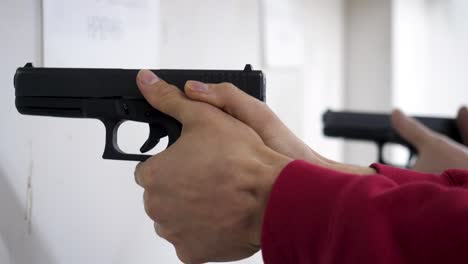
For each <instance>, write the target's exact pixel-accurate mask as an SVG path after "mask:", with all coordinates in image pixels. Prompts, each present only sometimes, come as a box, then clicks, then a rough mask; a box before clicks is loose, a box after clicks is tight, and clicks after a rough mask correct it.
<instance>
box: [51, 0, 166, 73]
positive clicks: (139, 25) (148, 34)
mask: <svg viewBox="0 0 468 264" xmlns="http://www.w3.org/2000/svg"><path fill="white" fill-rule="evenodd" d="M43 19H44V21H43V22H44V25H43V26H44V64H45V66H47V67H52V66H54V67H119V68H155V67H156V66H158V64H159V56H158V50H159V31H160V29H159V1H158V0H80V1H74V0H43Z"/></svg>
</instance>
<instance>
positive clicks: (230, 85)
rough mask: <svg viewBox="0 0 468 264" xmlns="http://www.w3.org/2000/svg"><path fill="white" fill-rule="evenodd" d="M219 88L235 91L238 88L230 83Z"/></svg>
mask: <svg viewBox="0 0 468 264" xmlns="http://www.w3.org/2000/svg"><path fill="white" fill-rule="evenodd" d="M219 86H220V87H221V88H223V89H234V88H237V87H236V86H235V85H234V84H232V83H230V82H222V83H220V84H219Z"/></svg>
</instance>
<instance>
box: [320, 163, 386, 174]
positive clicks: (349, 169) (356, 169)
mask: <svg viewBox="0 0 468 264" xmlns="http://www.w3.org/2000/svg"><path fill="white" fill-rule="evenodd" d="M324 167H325V168H328V169H332V170H335V171H339V172H343V173H350V174H357V175H372V174H376V173H377V171H376V170H375V169H373V168H371V167H363V166H356V165H350V164H344V163H339V162H336V161H331V160H327V161H326V162H325V165H324Z"/></svg>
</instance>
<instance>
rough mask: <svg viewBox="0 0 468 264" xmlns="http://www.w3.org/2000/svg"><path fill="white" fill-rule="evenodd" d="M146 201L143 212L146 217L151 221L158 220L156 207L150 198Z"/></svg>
mask: <svg viewBox="0 0 468 264" xmlns="http://www.w3.org/2000/svg"><path fill="white" fill-rule="evenodd" d="M147 199H148V200H147V201H145V203H144V205H145V212H146V214H147V215H148V217H149V218H151V219H152V220H153V221H157V219H158V212H159V210H158V209H157V205H155V204H154V203H153V202H152V201H151V199H150V198H147Z"/></svg>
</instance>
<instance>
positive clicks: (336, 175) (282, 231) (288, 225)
mask: <svg viewBox="0 0 468 264" xmlns="http://www.w3.org/2000/svg"><path fill="white" fill-rule="evenodd" d="M350 176H351V177H350ZM354 177H356V176H355V175H350V174H344V173H340V172H336V171H333V170H329V169H326V168H322V167H318V166H315V165H313V164H310V163H307V162H305V161H299V160H296V161H293V162H291V163H289V164H288V165H287V166H286V167H285V168H284V169H283V171H282V172H281V174H280V175H279V176H278V178H277V179H276V182H275V184H274V185H273V188H272V191H271V193H270V197H269V202H268V204H267V207H266V211H265V215H264V222H263V227H262V254H263V258H264V261H265V263H315V262H316V261H317V260H312V259H300V258H301V256H311V255H319V254H311V253H313V251H320V250H321V249H322V248H324V247H325V245H322V244H320V243H322V242H323V241H326V239H324V237H327V236H328V233H329V232H330V230H328V229H329V225H330V222H331V221H330V220H331V218H332V215H333V212H332V210H333V208H340V206H339V205H335V203H336V202H337V201H338V199H337V197H336V196H337V195H339V192H340V191H342V188H340V186H343V185H344V184H346V183H348V182H349V180H351V179H353V178H354ZM305 204H306V205H307V207H304V205H305ZM306 226H309V227H314V228H306V229H302V228H300V227H306ZM310 238H316V239H312V240H310ZM304 239H307V241H303V240H304ZM311 241H313V242H312V244H310V242H311ZM304 243H306V244H308V246H307V248H304V247H303V246H300V245H304ZM285 249H287V250H285ZM302 250H307V251H308V253H307V254H303V253H304V252H302V253H301V252H300V251H302ZM317 253H318V252H317Z"/></svg>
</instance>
